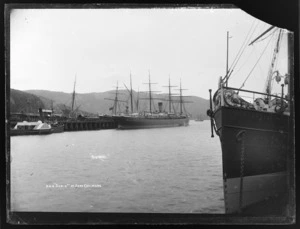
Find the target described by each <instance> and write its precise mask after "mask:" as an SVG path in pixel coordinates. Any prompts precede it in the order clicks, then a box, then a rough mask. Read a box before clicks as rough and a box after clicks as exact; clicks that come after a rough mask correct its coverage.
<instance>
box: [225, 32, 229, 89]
mask: <svg viewBox="0 0 300 229" xmlns="http://www.w3.org/2000/svg"><path fill="white" fill-rule="evenodd" d="M228 52H229V31H227V56H226V73H225V78H227V75H228ZM227 85H228V81H226V86H227Z"/></svg>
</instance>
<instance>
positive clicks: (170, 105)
mask: <svg viewBox="0 0 300 229" xmlns="http://www.w3.org/2000/svg"><path fill="white" fill-rule="evenodd" d="M164 87H168V88H169V113H171V111H172V94H171V87H177V86H171V80H170V75H169V85H168V86H164ZM173 109H174V107H173ZM174 112H175V110H174Z"/></svg>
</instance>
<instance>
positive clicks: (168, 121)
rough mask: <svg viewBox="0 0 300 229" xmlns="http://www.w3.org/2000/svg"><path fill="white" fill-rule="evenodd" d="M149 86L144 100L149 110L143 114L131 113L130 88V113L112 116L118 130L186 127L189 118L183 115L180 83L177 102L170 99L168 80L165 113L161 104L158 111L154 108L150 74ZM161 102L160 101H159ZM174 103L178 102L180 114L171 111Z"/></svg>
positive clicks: (161, 103) (159, 103)
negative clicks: (147, 103) (146, 100)
mask: <svg viewBox="0 0 300 229" xmlns="http://www.w3.org/2000/svg"><path fill="white" fill-rule="evenodd" d="M130 84H131V83H130ZM147 84H148V85H149V92H148V94H149V98H146V99H148V100H149V110H148V111H143V112H140V111H138V112H135V113H134V111H133V105H132V104H133V102H132V100H133V98H132V87H131V90H130V91H131V93H130V95H131V113H129V112H128V111H127V112H126V113H125V114H122V115H118V116H113V118H114V120H115V122H117V126H118V129H144V128H162V127H178V126H188V124H189V116H188V114H185V113H184V112H183V111H184V110H185V108H184V103H185V102H187V101H183V95H182V91H183V90H184V89H182V88H181V83H180V89H179V90H180V96H179V101H178V100H176V99H175V98H173V97H172V94H171V87H173V86H171V85H170V80H169V85H168V86H167V87H168V88H169V94H168V99H165V100H164V101H168V104H169V112H166V111H165V110H164V108H163V102H158V104H157V105H158V110H156V109H155V108H154V104H153V100H154V99H155V98H153V95H152V92H153V91H152V89H151V84H153V83H151V81H150V74H149V82H148V83H147ZM160 100H161V99H160ZM174 102H179V104H180V112H179V113H178V112H176V111H175V109H174V106H173V110H172V104H173V103H174Z"/></svg>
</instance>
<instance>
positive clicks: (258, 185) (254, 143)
mask: <svg viewBox="0 0 300 229" xmlns="http://www.w3.org/2000/svg"><path fill="white" fill-rule="evenodd" d="M214 120H215V123H216V128H217V133H218V134H219V137H220V140H221V147H222V160H223V181H224V196H225V198H224V199H225V209H226V213H234V212H238V211H241V210H242V209H244V208H246V207H247V206H249V205H252V204H254V203H257V202H261V201H263V200H265V199H266V198H269V197H272V196H278V195H282V194H284V193H285V192H286V187H287V183H286V182H287V178H286V174H287V166H286V164H287V152H288V123H289V116H287V115H283V114H277V113H267V112H261V111H256V110H247V109H241V108H233V107H221V108H219V109H218V110H216V111H215V112H214Z"/></svg>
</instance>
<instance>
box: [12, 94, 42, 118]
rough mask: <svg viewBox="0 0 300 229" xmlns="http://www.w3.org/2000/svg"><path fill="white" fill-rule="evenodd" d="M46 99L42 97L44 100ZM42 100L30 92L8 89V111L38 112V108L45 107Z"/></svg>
mask: <svg viewBox="0 0 300 229" xmlns="http://www.w3.org/2000/svg"><path fill="white" fill-rule="evenodd" d="M46 100H47V99H44V102H46ZM44 102H43V101H42V99H41V98H40V97H39V96H36V95H33V94H31V93H27V92H23V91H19V90H15V89H11V90H10V112H25V113H38V110H39V108H45V105H44Z"/></svg>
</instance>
